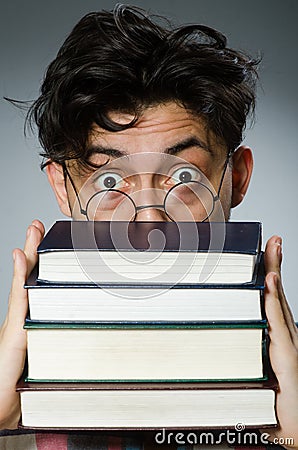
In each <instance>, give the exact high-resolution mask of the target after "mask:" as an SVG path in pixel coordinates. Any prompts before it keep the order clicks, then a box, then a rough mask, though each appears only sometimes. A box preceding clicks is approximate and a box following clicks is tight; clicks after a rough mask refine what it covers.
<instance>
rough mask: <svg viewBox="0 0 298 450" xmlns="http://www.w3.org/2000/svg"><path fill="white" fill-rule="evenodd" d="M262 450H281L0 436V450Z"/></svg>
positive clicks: (95, 437)
mask: <svg viewBox="0 0 298 450" xmlns="http://www.w3.org/2000/svg"><path fill="white" fill-rule="evenodd" d="M211 447H213V448H216V450H224V449H230V450H244V449H246V450H247V449H248V448H249V449H250V450H266V448H270V449H272V448H275V449H282V447H280V446H271V445H270V446H269V447H264V446H258V447H256V446H255V447H253V446H250V447H245V446H242V447H241V446H228V445H227V444H224V443H223V444H219V445H214V446H211V445H209V446H207V445H173V444H170V445H169V444H166V443H165V444H161V445H159V444H157V443H156V442H155V441H154V437H153V435H151V439H150V438H149V439H148V438H146V439H145V440H142V439H141V438H138V437H136V438H134V437H117V436H106V435H102V434H101V433H96V432H94V433H81V434H80V433H79V432H78V433H70V434H66V433H45V432H44V433H32V432H26V433H24V432H20V431H3V432H0V450H158V449H159V450H203V449H206V448H209V449H210V448H211Z"/></svg>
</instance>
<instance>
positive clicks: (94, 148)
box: [87, 145, 128, 158]
mask: <svg viewBox="0 0 298 450" xmlns="http://www.w3.org/2000/svg"><path fill="white" fill-rule="evenodd" d="M87 152H88V157H89V158H90V157H91V156H92V155H96V154H101V155H107V156H112V157H113V158H121V157H122V156H128V153H127V152H125V151H124V150H118V149H117V148H112V147H103V146H101V145H91V146H90V147H88V149H87Z"/></svg>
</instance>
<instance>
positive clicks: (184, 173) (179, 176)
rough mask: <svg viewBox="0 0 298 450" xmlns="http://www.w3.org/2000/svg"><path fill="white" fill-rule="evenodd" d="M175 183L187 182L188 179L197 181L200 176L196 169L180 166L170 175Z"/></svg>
mask: <svg viewBox="0 0 298 450" xmlns="http://www.w3.org/2000/svg"><path fill="white" fill-rule="evenodd" d="M171 178H172V180H173V181H174V182H175V183H189V182H190V181H199V180H200V178H201V176H200V173H199V171H198V170H196V169H192V168H191V167H180V169H177V170H175V172H173V173H172V176H171Z"/></svg>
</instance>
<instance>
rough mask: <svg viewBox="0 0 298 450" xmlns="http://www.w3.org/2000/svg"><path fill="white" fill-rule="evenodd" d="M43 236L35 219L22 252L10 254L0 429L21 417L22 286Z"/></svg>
mask: <svg viewBox="0 0 298 450" xmlns="http://www.w3.org/2000/svg"><path fill="white" fill-rule="evenodd" d="M43 236H44V226H43V224H42V223H41V222H39V220H34V221H33V222H32V224H31V225H30V226H29V227H28V230H27V237H26V242H25V246H24V251H22V250H20V249H15V250H14V251H13V258H14V274H13V280H12V287H11V291H10V295H9V304H8V312H7V316H6V318H5V321H4V323H3V325H2V327H1V329H0V429H5V428H7V429H14V428H17V425H18V421H19V418H20V401H19V395H18V394H17V393H16V391H15V388H16V383H17V382H18V380H19V378H20V376H21V375H22V372H23V369H24V364H25V357H26V347H27V340H26V331H25V330H24V329H23V325H24V321H25V318H26V315H27V310H28V297H27V291H26V289H24V287H23V286H24V283H25V281H26V278H27V276H28V275H29V273H30V272H31V271H32V269H33V267H34V266H35V264H36V263H37V259H38V257H37V253H36V249H37V247H38V245H39V243H40V241H41V240H42V238H43Z"/></svg>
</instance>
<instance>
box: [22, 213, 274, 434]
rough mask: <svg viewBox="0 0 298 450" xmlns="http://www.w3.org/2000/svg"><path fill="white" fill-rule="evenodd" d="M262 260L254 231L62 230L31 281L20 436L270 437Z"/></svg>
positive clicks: (79, 226) (163, 226)
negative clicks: (232, 432)
mask: <svg viewBox="0 0 298 450" xmlns="http://www.w3.org/2000/svg"><path fill="white" fill-rule="evenodd" d="M260 249H261V225H260V224H259V223H253V222H250V223H249V222H246V223H245V222H228V223H225V224H220V223H212V224H210V223H163V222H156V223H148V222H135V223H129V224H128V223H122V222H114V223H111V222H66V221H65V222H63V221H60V222H56V224H55V225H54V226H53V227H52V229H51V230H50V231H49V232H48V234H47V235H46V236H45V238H44V240H43V242H42V243H41V245H40V247H39V249H38V252H39V267H37V268H36V269H35V271H34V272H33V273H32V274H31V276H30V278H29V279H28V282H27V284H26V288H27V289H28V295H29V317H28V319H26V323H25V328H26V329H27V337H28V373H27V374H26V378H25V379H24V380H23V381H22V382H20V383H19V385H18V387H17V390H18V391H19V392H20V394H21V408H22V419H21V424H20V426H21V427H25V428H34V429H35V428H37V429H97V430H99V429H100V430H129V429H134V430H136V429H139V430H144V429H145V430H146V429H148V430H149V429H161V428H166V429H181V428H183V429H190V428H191V429H205V428H234V427H235V425H236V424H238V423H240V422H241V423H244V424H245V425H246V426H247V427H258V428H260V427H268V426H275V425H276V416H275V407H274V404H275V390H276V382H275V380H274V378H273V377H272V375H271V371H270V369H269V364H268V354H267V348H266V320H265V319H264V311H263V289H264V267H263V260H262V252H261V250H260Z"/></svg>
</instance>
